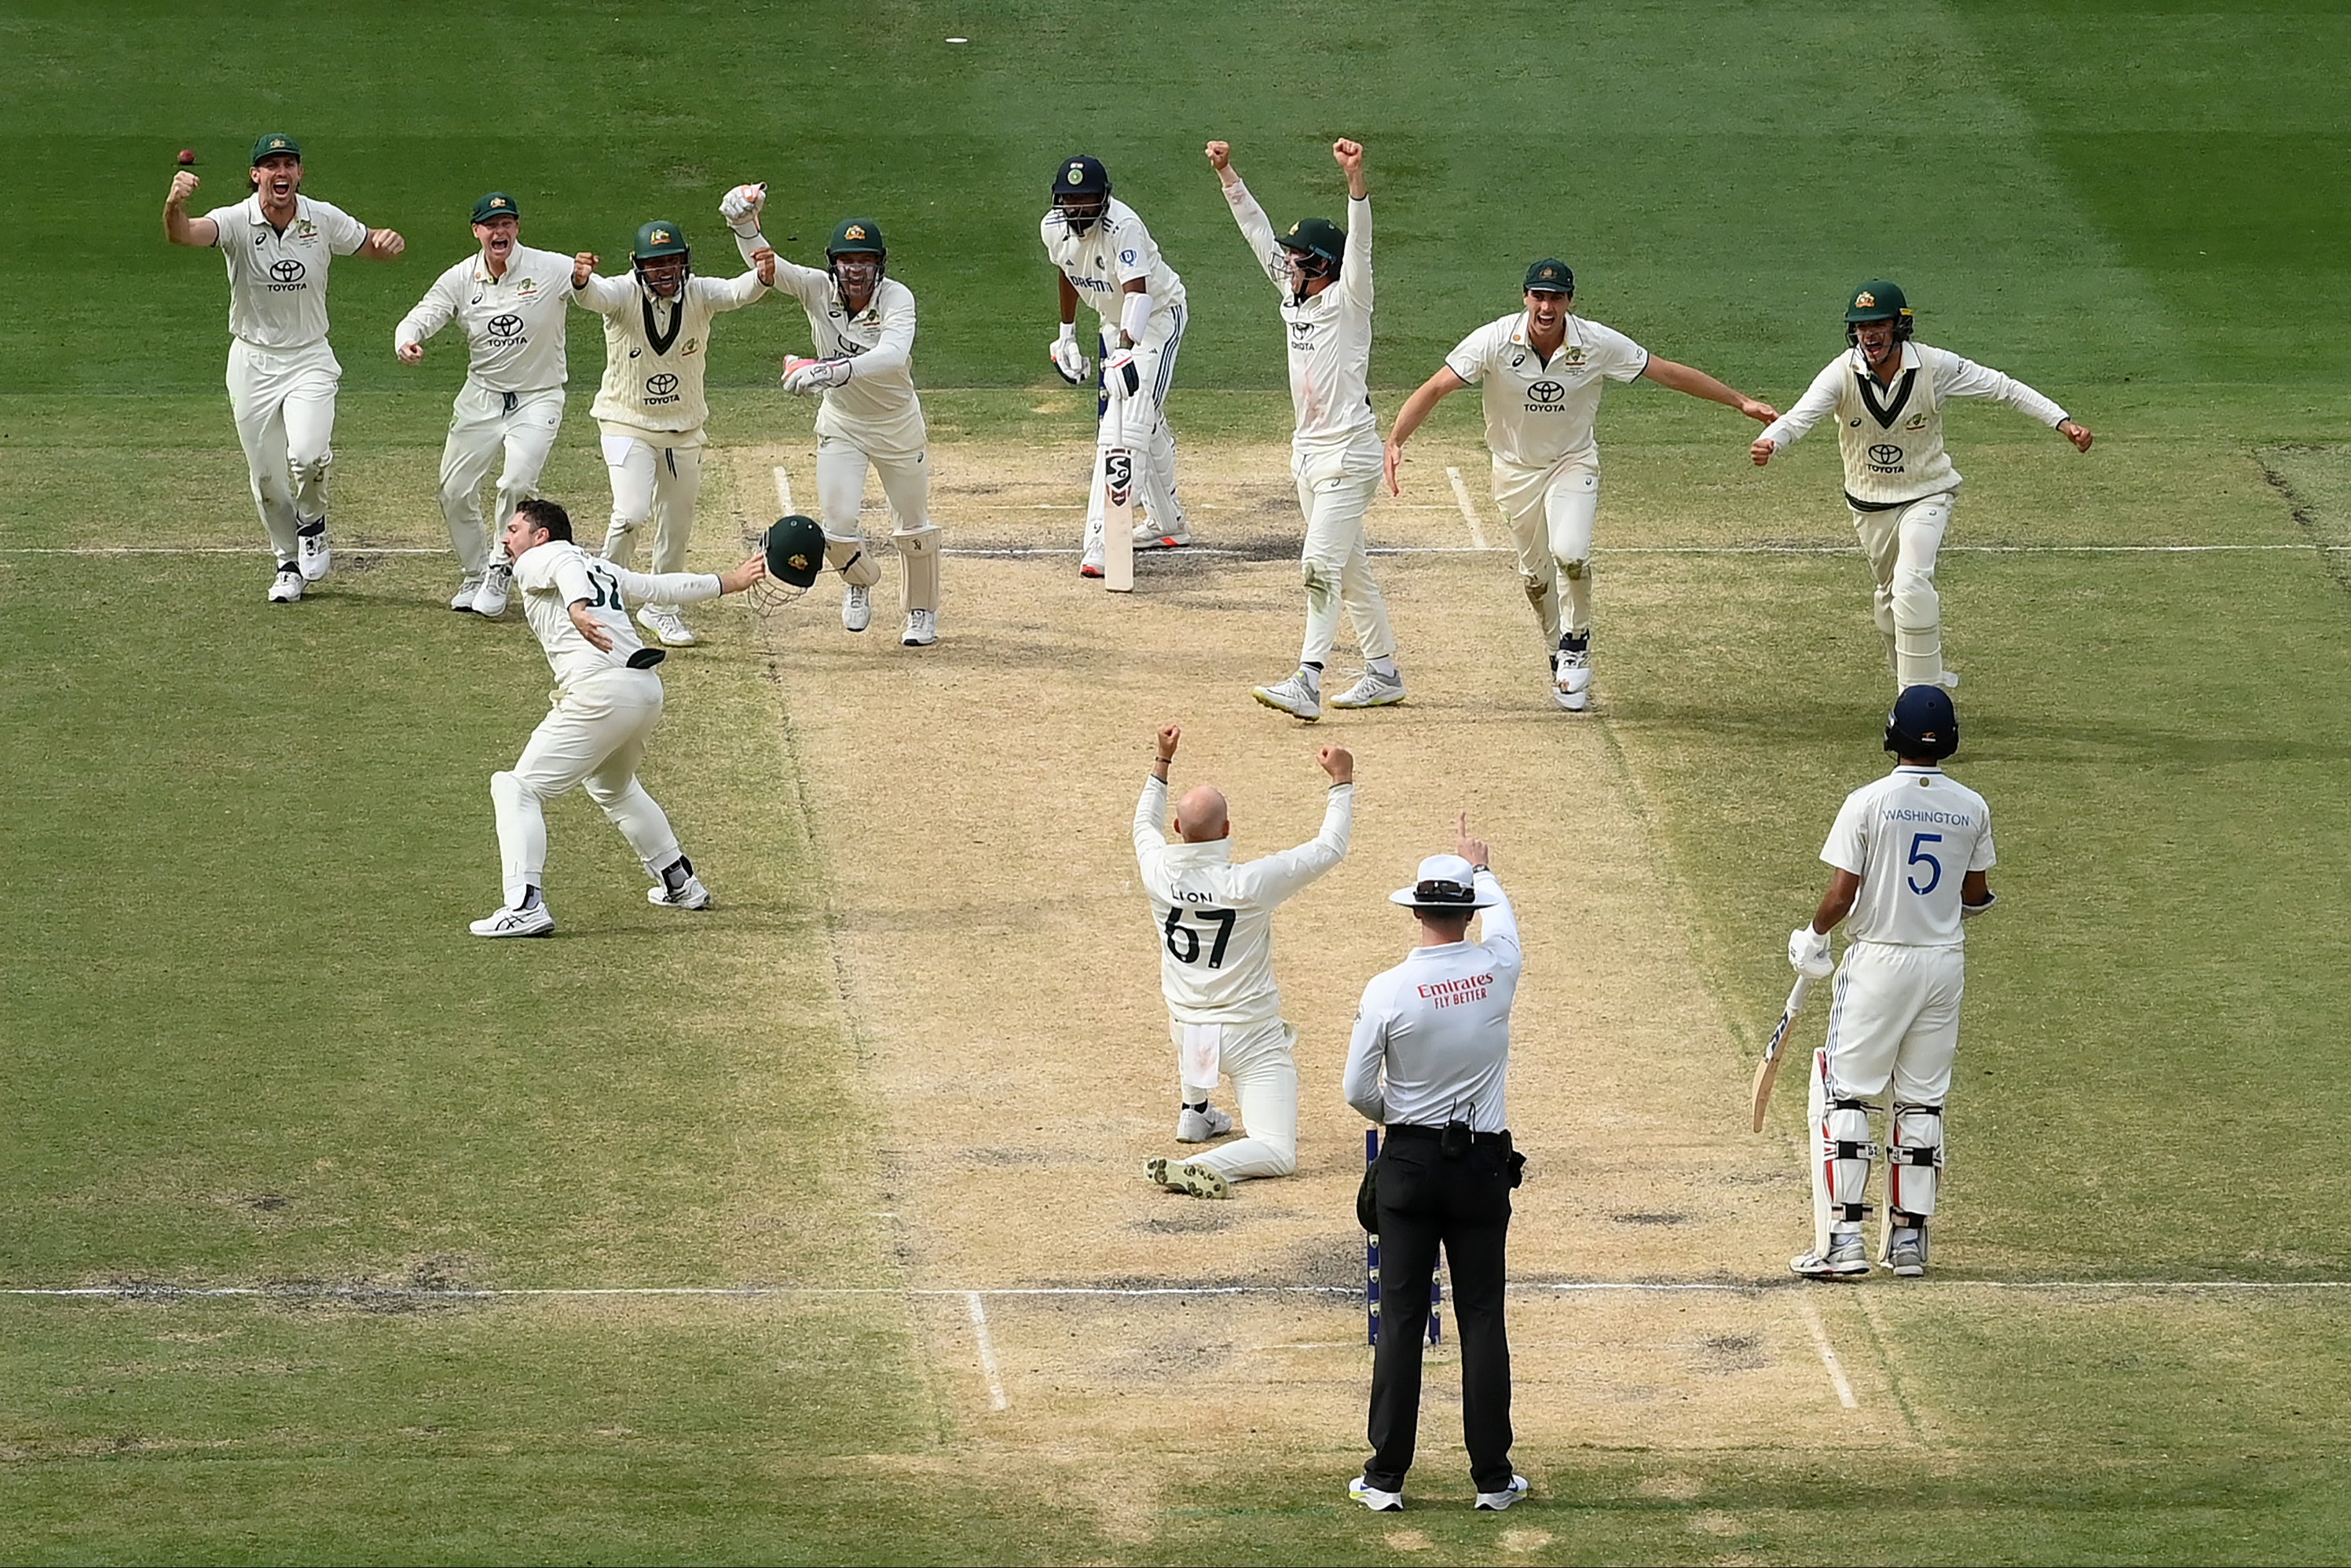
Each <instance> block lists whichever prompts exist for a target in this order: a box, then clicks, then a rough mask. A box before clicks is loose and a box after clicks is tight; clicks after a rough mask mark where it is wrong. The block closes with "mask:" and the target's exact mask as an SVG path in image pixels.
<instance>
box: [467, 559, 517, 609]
mask: <svg viewBox="0 0 2351 1568" xmlns="http://www.w3.org/2000/svg"><path fill="white" fill-rule="evenodd" d="M512 591H514V568H512V567H510V566H508V565H507V563H506V562H504V561H502V560H501V561H495V562H493V563H491V566H490V570H487V571H486V572H484V573H482V586H481V587H479V588H477V589H475V591H474V613H475V614H476V615H478V616H480V617H481V618H482V619H483V620H485V621H496V619H497V618H498V617H499V616H501V615H504V614H505V613H506V612H507V594H509V593H511V592H512Z"/></svg>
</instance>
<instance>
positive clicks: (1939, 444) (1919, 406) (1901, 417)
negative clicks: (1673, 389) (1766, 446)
mask: <svg viewBox="0 0 2351 1568" xmlns="http://www.w3.org/2000/svg"><path fill="white" fill-rule="evenodd" d="M1955 397H1971V398H1983V399H1987V400H1989V401H1991V402H2004V403H2006V404H2007V405H2008V406H2009V407H2011V408H2012V409H2014V410H2016V411H2017V412H2018V413H2022V414H2024V415H2026V416H2028V417H2029V418H2032V419H2036V420H2038V421H2040V422H2041V423H2043V424H2046V425H2049V426H2052V427H2054V426H2056V425H2058V424H2060V423H2064V419H2065V417H2066V415H2065V411H2064V409H2062V408H2059V407H2058V406H2057V405H2056V404H2055V403H2053V402H2050V401H2049V400H2048V399H2047V398H2045V397H2043V396H2042V395H2041V394H2040V393H2039V392H2035V391H2033V390H2032V388H2031V387H2029V386H2026V385H2025V384H2024V383H2023V382H2020V381H2018V380H2016V379H2015V378H2014V377H2012V376H2006V375H2002V374H2001V372H2000V371H1995V370H1992V369H1990V368H1989V367H1987V366H1984V365H1979V364H1977V363H1976V362H1975V361H1972V360H1963V359H1961V358H1960V357H1959V355H1957V354H1952V353H1947V352H1945V351H1944V350H1941V349H1930V348H1928V346H1927V345H1926V344H1924V343H1905V344H1903V345H1902V368H1901V369H1900V370H1899V371H1896V373H1895V377H1894V381H1893V382H1892V384H1891V385H1885V386H1881V385H1880V384H1878V381H1877V378H1876V376H1873V375H1871V374H1870V373H1869V361H1868V358H1867V356H1865V354H1863V353H1862V351H1861V350H1860V349H1859V348H1858V347H1855V348H1853V349H1849V350H1846V351H1845V352H1844V353H1842V354H1840V355H1838V356H1837V357H1836V358H1835V359H1834V360H1832V361H1829V363H1828V366H1827V368H1826V369H1824V370H1823V371H1821V373H1820V374H1819V375H1816V376H1814V377H1813V384H1812V385H1811V386H1810V387H1808V388H1806V389H1805V392H1804V395H1803V396H1802V397H1801V398H1798V399H1797V400H1796V406H1795V407H1793V408H1792V409H1790V410H1789V411H1788V412H1787V413H1783V414H1782V415H1781V416H1780V417H1779V418H1778V419H1776V420H1773V421H1772V422H1771V423H1770V424H1769V425H1767V426H1765V427H1764V431H1763V434H1762V436H1761V438H1760V439H1762V440H1766V441H1770V442H1771V443H1772V444H1774V445H1775V446H1778V447H1780V448H1782V450H1784V449H1785V448H1787V447H1788V446H1790V445H1791V444H1793V443H1795V442H1797V441H1800V440H1802V439H1803V435H1804V433H1805V432H1806V431H1808V430H1810V429H1812V428H1813V425H1815V424H1817V423H1820V422H1821V421H1822V420H1823V419H1824V418H1826V417H1828V416H1829V415H1831V414H1834V415H1835V416H1836V421H1837V450H1838V452H1839V453H1840V454H1841V455H1843V456H1844V493H1845V496H1846V498H1847V499H1849V500H1850V501H1852V502H1853V504H1854V505H1855V507H1857V508H1859V509H1860V510H1862V511H1865V512H1869V511H1886V510H1890V509H1891V508H1893V507H1899V506H1905V505H1907V504H1908V503H1910V502H1912V501H1923V500H1925V499H1926V498H1927V497H1929V496H1936V495H1940V494H1941V493H1942V492H1944V491H1946V490H1956V489H1958V488H1959V478H1960V476H1959V470H1958V469H1956V468H1954V467H1952V466H1951V458H1950V454H1949V453H1948V452H1946V451H1944V450H1943V404H1944V402H1947V401H1948V400H1949V399H1951V398H1955Z"/></svg>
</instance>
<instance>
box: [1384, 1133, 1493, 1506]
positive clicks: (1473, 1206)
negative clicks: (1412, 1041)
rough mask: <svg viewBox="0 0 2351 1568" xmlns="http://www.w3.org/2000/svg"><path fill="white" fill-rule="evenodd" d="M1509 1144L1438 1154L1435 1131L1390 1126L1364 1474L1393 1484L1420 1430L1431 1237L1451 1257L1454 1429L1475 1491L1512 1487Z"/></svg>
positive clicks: (1400, 1485)
mask: <svg viewBox="0 0 2351 1568" xmlns="http://www.w3.org/2000/svg"><path fill="white" fill-rule="evenodd" d="M1508 1157H1509V1145H1507V1144H1505V1143H1503V1142H1502V1141H1501V1139H1500V1137H1499V1136H1498V1135H1480V1136H1479V1138H1478V1139H1477V1140H1476V1141H1475V1142H1474V1143H1473V1144H1472V1145H1470V1146H1469V1147H1468V1149H1466V1150H1464V1151H1462V1152H1461V1153H1459V1154H1458V1155H1447V1154H1446V1153H1445V1152H1444V1150H1443V1148H1442V1146H1441V1145H1440V1143H1439V1138H1438V1134H1437V1131H1436V1130H1435V1129H1434V1128H1420V1127H1391V1128H1389V1129H1388V1135H1387V1137H1386V1138H1385V1139H1384V1141H1383V1143H1382V1145H1381V1148H1380V1166H1379V1177H1378V1185H1379V1210H1380V1345H1379V1349H1378V1351H1377V1352H1375V1353H1374V1356H1373V1360H1372V1421H1371V1434H1370V1435H1371V1442H1372V1450H1373V1451H1372V1460H1371V1463H1369V1464H1367V1465H1365V1466H1364V1482H1365V1483H1366V1484H1368V1485H1370V1486H1374V1487H1376V1488H1378V1489H1379V1490H1382V1491H1402V1490H1404V1477H1405V1471H1406V1470H1408V1469H1412V1455H1413V1446H1414V1443H1415V1441H1416V1439H1417V1437H1419V1433H1420V1355H1421V1349H1422V1345H1423V1343H1424V1342H1425V1341H1426V1339H1427V1337H1428V1280H1429V1275H1430V1274H1431V1273H1432V1272H1434V1271H1435V1270H1436V1268H1437V1244H1438V1243H1439V1242H1442V1243H1443V1244H1444V1247H1445V1255H1446V1257H1447V1259H1448V1260H1450V1261H1451V1263H1452V1265H1453V1312H1454V1318H1455V1325H1456V1328H1457V1330H1458V1333H1459V1334H1460V1338H1461V1433H1462V1437H1464V1438H1465V1439H1466V1440H1467V1444H1468V1449H1469V1477H1470V1479H1471V1480H1473V1481H1474V1482H1476V1483H1477V1487H1478V1490H1479V1491H1503V1490H1507V1489H1508V1488H1509V1487H1510V1339H1509V1336H1508V1335H1507V1334H1505V1333H1504V1332H1503V1329H1502V1280H1503V1271H1504V1264H1503V1252H1504V1249H1505V1245H1506V1243H1507V1241H1508V1239H1509V1236H1510V1167H1509V1165H1508V1163H1507V1162H1508Z"/></svg>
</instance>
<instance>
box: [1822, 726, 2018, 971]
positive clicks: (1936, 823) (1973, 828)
mask: <svg viewBox="0 0 2351 1568" xmlns="http://www.w3.org/2000/svg"><path fill="white" fill-rule="evenodd" d="M1821 859H1822V860H1823V861H1825V862H1827V863H1829V864H1830V865H1832V866H1834V867H1835V868H1836V869H1837V870H1839V871H1844V872H1851V873H1853V874H1854V875H1855V876H1857V877H1859V878H1861V894H1860V896H1859V897H1858V898H1857V899H1855V902H1854V906H1853V916H1852V919H1851V920H1850V921H1849V922H1848V923H1847V924H1846V925H1845V935H1846V936H1848V937H1850V938H1851V939H1852V940H1854V941H1855V942H1888V943H1893V944H1896V945H1898V946H1906V947H1957V946H1960V945H1961V944H1962V943H1963V942H1965V941H1966V940H1967V939H1966V937H1964V936H1961V935H1960V926H1959V918H1960V917H1959V883H1961V882H1962V881H1964V880H1965V879H1966V876H1967V873H1970V872H1971V871H1990V870H1991V867H1992V844H1991V807H1990V806H1989V805H1987V804H1985V802H1984V798H1983V797H1982V796H1980V795H1979V794H1977V793H1976V792H1975V791H1974V790H1972V789H1969V788H1968V787H1967V786H1966V785H1964V784H1962V783H1960V782H1959V780H1958V779H1954V778H1952V777H1951V776H1950V775H1949V774H1948V773H1946V772H1944V771H1943V770H1942V769H1941V768H1912V767H1908V766H1907V765H1906V766H1904V767H1901V768H1896V769H1895V770H1894V771H1893V772H1892V773H1890V774H1888V775H1886V777H1885V778H1883V779H1878V780H1877V781H1876V782H1875V783H1871V784H1865V785H1863V786H1862V787H1861V788H1860V789H1855V791H1854V792H1853V793H1852V794H1850V795H1848V796H1846V797H1845V798H1844V806H1843V807H1842V808H1840V809H1839V810H1838V811H1837V817H1836V825H1835V826H1834V827H1832V828H1831V829H1830V830H1829V838H1828V842H1826V843H1825V844H1823V845H1822V846H1821Z"/></svg>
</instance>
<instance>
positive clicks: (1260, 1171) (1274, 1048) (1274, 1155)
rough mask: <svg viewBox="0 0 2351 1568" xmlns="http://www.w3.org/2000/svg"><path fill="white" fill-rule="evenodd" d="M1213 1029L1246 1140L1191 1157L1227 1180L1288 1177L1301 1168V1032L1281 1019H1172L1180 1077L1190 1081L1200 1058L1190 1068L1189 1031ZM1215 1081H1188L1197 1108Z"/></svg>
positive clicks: (1190, 1099)
mask: <svg viewBox="0 0 2351 1568" xmlns="http://www.w3.org/2000/svg"><path fill="white" fill-rule="evenodd" d="M1186 1030H1215V1031H1216V1040H1215V1041H1214V1043H1215V1046H1216V1049H1217V1061H1218V1063H1219V1066H1220V1069H1221V1071H1222V1072H1223V1075H1224V1076H1225V1077H1227V1078H1229V1079H1231V1080H1232V1081H1233V1097H1234V1099H1235V1101H1236V1102H1237V1103H1238V1105H1239V1107H1240V1113H1241V1132H1242V1134H1243V1136H1241V1137H1239V1138H1238V1139H1236V1140H1234V1141H1233V1142H1232V1143H1229V1144H1220V1145H1217V1147H1215V1148H1213V1149H1210V1150H1209V1151H1207V1153H1206V1154H1201V1155H1193V1156H1192V1163H1193V1164H1195V1165H1202V1166H1208V1167H1209V1168H1210V1169H1212V1170H1214V1171H1215V1172H1216V1173H1217V1175H1219V1176H1223V1177H1224V1178H1225V1179H1226V1180H1227V1181H1248V1180H1249V1179H1250V1178H1251V1177H1255V1176H1289V1175H1290V1174H1291V1173H1293V1172H1295V1171H1296V1170H1297V1169H1298V1061H1297V1058H1296V1057H1295V1056H1294V1055H1292V1054H1291V1053H1292V1051H1294V1050H1295V1048H1296V1046H1297V1044H1298V1031H1297V1030H1294V1029H1292V1028H1291V1027H1290V1025H1288V1024H1286V1023H1284V1022H1283V1021H1282V1020H1281V1019H1265V1020H1264V1021H1262V1022H1259V1023H1233V1024H1213V1023H1212V1024H1186V1023H1178V1022H1176V1021H1175V1020H1174V1019H1169V1020H1168V1034H1169V1036H1170V1038H1172V1039H1173V1040H1174V1041H1175V1059H1176V1073H1177V1076H1179V1077H1181V1078H1184V1079H1186V1080H1187V1081H1188V1080H1189V1079H1190V1078H1192V1077H1193V1076H1194V1074H1195V1073H1196V1071H1197V1061H1198V1059H1197V1056H1196V1055H1194V1056H1193V1058H1192V1061H1191V1064H1190V1065H1189V1066H1187V1065H1186V1042H1185V1038H1184V1037H1185V1032H1186ZM1216 1087H1217V1086H1216V1084H1214V1083H1213V1082H1211V1083H1206V1084H1200V1083H1193V1082H1186V1083H1185V1084H1184V1099H1185V1102H1186V1103H1187V1104H1197V1103H1199V1102H1200V1101H1203V1100H1206V1099H1207V1098H1208V1096H1209V1095H1210V1094H1211V1093H1213V1092H1215V1091H1216Z"/></svg>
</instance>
